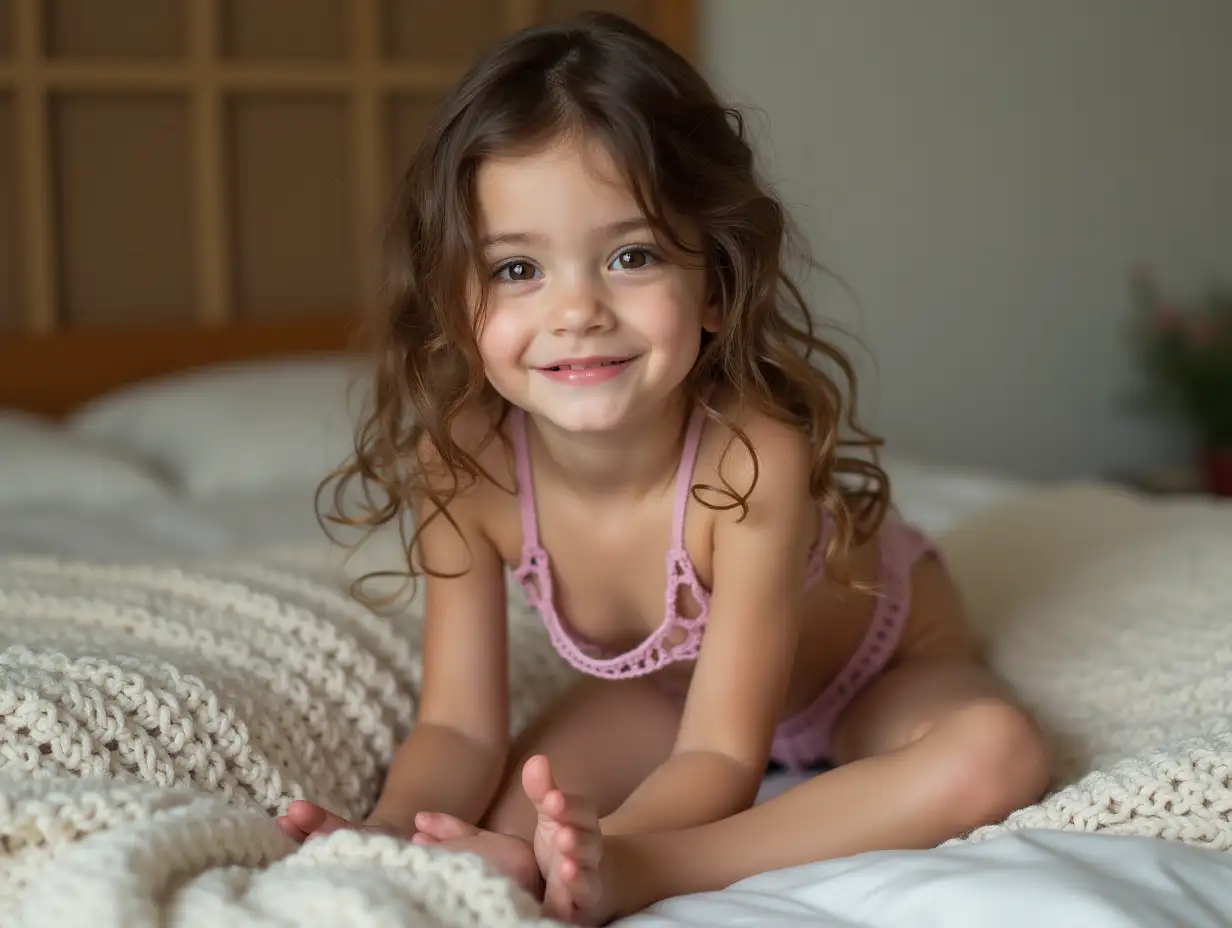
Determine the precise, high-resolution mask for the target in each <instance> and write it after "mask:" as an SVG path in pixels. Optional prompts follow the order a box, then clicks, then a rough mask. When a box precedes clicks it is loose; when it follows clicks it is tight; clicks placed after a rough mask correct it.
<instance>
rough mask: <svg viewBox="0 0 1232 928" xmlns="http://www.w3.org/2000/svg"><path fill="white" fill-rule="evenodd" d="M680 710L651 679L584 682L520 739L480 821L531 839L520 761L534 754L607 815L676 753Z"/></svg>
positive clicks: (531, 812) (566, 788)
mask: <svg viewBox="0 0 1232 928" xmlns="http://www.w3.org/2000/svg"><path fill="white" fill-rule="evenodd" d="M682 709H683V706H682V703H681V701H680V700H678V699H673V698H671V697H670V696H669V695H667V694H666V693H664V692H663V691H662V690H661V689H660V688H659V687H658V686H656V685H655V684H654V683H651V682H650V681H648V680H646V679H637V680H620V681H608V680H597V679H593V678H587V679H584V680H582V681H580V682H579V683H577V684H576V685H575V686H574V687H573V688H572V689H570V690H569V691H568V692H567V693H566V694H565V696H564V697H563V698H562V699H561V700H560V702H559V703H557V704H556V706H554V707H553V708H552V709H550V710H549V711H548V712H546V713H545V714H544V715H543V716H542V717H541V718H540V719H538V720H537V721H535V722H534V723H533V724H532V725H531V726H530V727H529V728H528V729H527V730H526V731H524V732H523V733H522V734H521V735H520V736H519V737H518V739H517V741H516V742H515V743H514V745H513V748H512V750H511V751H510V755H509V763H508V765H507V767H506V770H505V777H504V780H503V782H502V785H501V788H500V790H499V792H498V793H497V798H496V800H495V801H494V802H493V804H492V807H491V808H490V809H489V810H488V812H487V814H486V815H485V816H484V818H483V821H482V822H481V823H480V824H481V826H482V827H483V828H486V829H490V830H492V831H498V832H502V833H504V834H512V835H517V836H519V837H521V838H525V839H527V840H530V838H531V836H532V835H533V833H534V830H535V824H536V813H535V808H534V806H533V805H532V804H531V802H530V800H529V799H527V797H526V792H525V790H524V789H523V788H522V766H523V764H524V763H525V762H526V760H527V758H529V757H533V756H534V755H536V754H542V755H545V756H546V757H547V758H548V760H549V761H550V762H551V768H552V774H553V776H554V778H555V781H556V786H557V788H559V789H560V790H561V791H563V792H564V793H566V794H581V795H585V796H586V797H587V799H588V802H589V803H590V804H591V805H592V806H593V807H594V808H595V810H596V812H597V814H598V815H600V816H602V815H607V814H608V813H609V812H611V811H613V810H614V809H616V807H617V806H619V805H620V804H621V803H622V802H624V801H625V799H627V798H628V797H629V795H630V794H631V793H632V792H633V791H634V790H635V789H636V788H637V787H638V785H639V784H640V783H641V782H642V781H643V780H644V779H646V777H648V776H649V775H650V773H651V772H652V771H653V770H654V769H655V768H656V767H658V766H659V765H660V764H661V763H663V761H665V760H666V759H667V757H668V755H669V754H671V751H672V745H673V744H674V743H675V741H676V733H677V731H678V729H679V728H680V715H681V711H682Z"/></svg>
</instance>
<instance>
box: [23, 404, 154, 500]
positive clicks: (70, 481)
mask: <svg viewBox="0 0 1232 928" xmlns="http://www.w3.org/2000/svg"><path fill="white" fill-rule="evenodd" d="M169 489H170V488H169V487H167V486H166V485H165V484H163V483H160V482H159V480H158V479H157V477H156V476H155V475H154V474H153V473H151V472H150V471H149V469H148V468H146V467H145V466H144V465H143V464H142V463H141V462H139V461H136V460H133V459H131V458H129V457H126V456H125V455H123V454H122V453H119V452H117V451H115V450H109V449H106V448H102V447H99V446H98V445H97V444H95V443H93V442H91V441H88V440H87V439H85V438H82V437H75V436H73V435H71V434H69V433H68V432H66V431H65V430H64V429H62V428H60V427H59V426H58V425H56V424H55V423H54V422H51V421H50V420H46V419H41V418H39V417H37V416H31V415H27V414H26V413H22V412H18V411H16V410H8V409H5V410H0V506H4V507H12V506H18V505H22V506H30V505H34V506H41V505H44V504H47V503H58V504H64V505H66V506H70V507H72V506H87V507H104V506H117V505H124V504H128V503H135V502H140V501H142V500H148V499H151V498H155V497H165V496H166V495H167V493H168V491H169Z"/></svg>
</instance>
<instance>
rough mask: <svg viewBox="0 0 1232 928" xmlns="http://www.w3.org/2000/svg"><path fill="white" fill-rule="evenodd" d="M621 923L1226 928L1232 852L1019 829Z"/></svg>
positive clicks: (695, 901)
mask: <svg viewBox="0 0 1232 928" xmlns="http://www.w3.org/2000/svg"><path fill="white" fill-rule="evenodd" d="M820 827H824V825H821V826H820ZM619 925H620V926H621V928H683V926H689V928H697V926H702V925H715V926H718V925H722V926H725V928H736V926H756V928H993V926H995V928H1041V926H1044V928H1228V926H1230V925H1232V855H1228V854H1221V853H1218V852H1216V851H1207V850H1201V849H1199V848H1195V847H1190V846H1187V845H1183V844H1179V843H1175V842H1170V841H1163V840H1158V839H1152V838H1136V837H1120V836H1109V835H1087V834H1079V833H1075V832H1052V831H1022V832H1016V833H1014V834H1010V835H1007V836H1005V837H1001V838H995V839H993V840H990V841H987V842H985V843H983V844H966V845H955V846H949V847H945V848H938V849H935V850H930V851H888V852H879V853H872V854H863V855H860V856H858V857H851V858H847V859H845V860H834V861H827V862H825V863H819V864H810V865H808V866H804V867H793V868H791V869H788V870H779V871H777V872H773V873H763V874H761V875H760V876H756V877H753V878H751V879H748V880H744V881H742V882H740V883H737V884H736V885H735V886H732V887H730V888H728V889H726V890H724V891H723V892H718V893H705V894H700V895H696V896H684V897H680V898H678V899H671V900H668V901H667V902H663V903H660V904H659V905H657V906H655V907H653V908H651V909H650V910H648V911H647V912H644V913H642V914H641V915H637V916H634V917H632V918H628V919H624V920H622V921H621V922H619Z"/></svg>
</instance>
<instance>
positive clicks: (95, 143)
mask: <svg viewBox="0 0 1232 928" xmlns="http://www.w3.org/2000/svg"><path fill="white" fill-rule="evenodd" d="M52 131H53V149H52V150H53V161H54V168H53V171H54V174H53V176H54V178H55V185H56V191H57V201H58V202H57V204H56V205H57V217H58V222H57V227H58V228H59V229H60V248H61V255H60V256H61V262H62V263H61V275H60V276H61V280H60V286H61V293H62V309H63V313H62V319H63V320H64V321H65V322H66V323H67V324H69V325H92V324H104V323H107V324H118V323H132V322H151V321H159V320H161V321H167V320H170V319H188V318H190V316H191V313H192V307H193V294H192V281H193V262H192V245H193V242H192V213H191V189H192V188H191V187H190V184H189V177H190V173H189V159H188V107H187V103H186V101H184V100H182V99H179V98H177V97H174V96H162V95H144V94H143V95H141V96H132V97H111V96H97V95H94V94H90V95H86V96H63V97H57V98H56V99H54V100H53V106H52Z"/></svg>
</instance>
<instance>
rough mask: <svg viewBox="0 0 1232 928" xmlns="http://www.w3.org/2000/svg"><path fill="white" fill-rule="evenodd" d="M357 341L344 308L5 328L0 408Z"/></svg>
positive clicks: (65, 408)
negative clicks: (17, 330)
mask: <svg viewBox="0 0 1232 928" xmlns="http://www.w3.org/2000/svg"><path fill="white" fill-rule="evenodd" d="M353 341H354V323H353V320H352V319H350V318H349V317H346V316H341V315H336V316H306V317H303V318H297V319H293V320H279V321H277V322H264V323H248V324H238V325H230V326H226V327H224V328H218V329H199V328H196V327H195V326H174V327H157V326H156V327H149V326H143V327H140V328H134V329H130V328H125V327H123V326H120V327H108V328H107V329H104V330H97V331H84V332H65V333H58V334H55V335H49V336H45V337H39V338H29V337H20V338H14V337H7V338H6V337H5V336H4V335H0V407H12V408H15V409H25V410H27V411H29V412H34V413H39V414H41V415H49V416H59V415H63V414H65V413H67V412H70V411H72V410H73V409H75V408H76V407H78V406H80V405H81V404H82V403H84V402H86V401H87V400H90V399H92V398H94V397H96V396H99V395H101V394H103V393H106V392H108V391H110V390H114V389H116V388H117V387H121V386H124V385H125V384H129V383H135V382H136V381H139V380H145V379H146V378H149V377H161V376H163V375H166V374H171V373H175V372H177V371H183V370H188V369H190V368H194V367H201V366H203V365H206V364H218V363H221V362H225V361H239V360H245V359H249V358H269V357H278V356H285V355H297V354H304V353H308V352H318V351H329V352H335V351H343V350H346V349H348V348H350V347H351V346H352V343H353ZM50 370H54V371H55V376H54V377H49V376H48V373H47V372H48V371H50Z"/></svg>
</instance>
